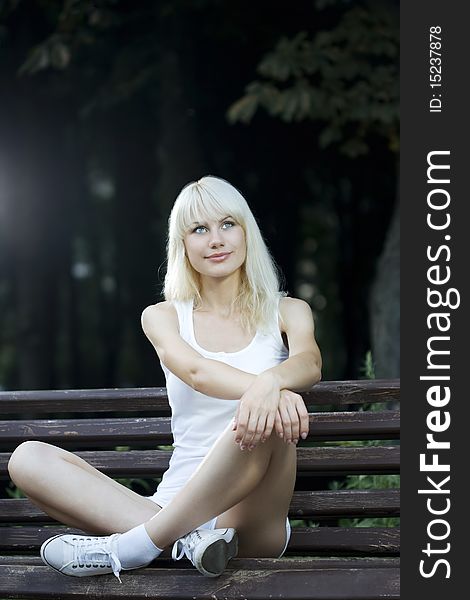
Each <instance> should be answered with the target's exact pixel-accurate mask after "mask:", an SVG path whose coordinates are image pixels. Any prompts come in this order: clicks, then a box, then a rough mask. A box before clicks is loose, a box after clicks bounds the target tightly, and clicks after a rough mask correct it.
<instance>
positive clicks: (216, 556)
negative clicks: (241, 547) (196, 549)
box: [199, 532, 238, 577]
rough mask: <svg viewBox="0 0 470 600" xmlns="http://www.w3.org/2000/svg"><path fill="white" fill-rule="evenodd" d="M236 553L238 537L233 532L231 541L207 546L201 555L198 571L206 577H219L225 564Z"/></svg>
mask: <svg viewBox="0 0 470 600" xmlns="http://www.w3.org/2000/svg"><path fill="white" fill-rule="evenodd" d="M237 553H238V536H237V533H236V532H234V535H233V536H232V539H231V540H229V541H228V542H227V541H226V540H217V541H216V542H214V543H212V544H211V545H210V546H208V547H207V548H206V549H205V550H204V552H203V555H202V558H201V563H200V565H199V567H200V568H199V571H200V572H201V573H202V574H203V575H205V576H206V577H219V576H220V575H222V573H223V572H224V571H225V568H226V566H227V563H228V561H229V560H231V559H232V558H233V557H234V556H236V555H237Z"/></svg>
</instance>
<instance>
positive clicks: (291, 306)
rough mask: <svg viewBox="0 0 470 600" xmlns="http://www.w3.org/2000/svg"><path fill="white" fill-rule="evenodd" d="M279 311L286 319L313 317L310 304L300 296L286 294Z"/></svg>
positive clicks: (280, 303)
mask: <svg viewBox="0 0 470 600" xmlns="http://www.w3.org/2000/svg"><path fill="white" fill-rule="evenodd" d="M279 312H280V313H281V317H282V318H283V320H284V321H288V320H291V319H296V318H302V317H310V318H311V317H312V309H311V308H310V305H309V304H308V303H307V302H305V300H301V299H300V298H289V297H287V296H285V297H284V298H281V300H280V302H279Z"/></svg>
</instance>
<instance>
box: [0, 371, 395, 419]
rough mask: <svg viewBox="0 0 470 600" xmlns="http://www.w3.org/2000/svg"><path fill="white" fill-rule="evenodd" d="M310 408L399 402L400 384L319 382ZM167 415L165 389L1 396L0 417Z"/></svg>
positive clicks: (308, 396) (309, 400)
mask: <svg viewBox="0 0 470 600" xmlns="http://www.w3.org/2000/svg"><path fill="white" fill-rule="evenodd" d="M302 396H303V397H304V400H305V402H306V403H307V404H308V405H310V406H326V405H338V406H341V405H349V404H363V403H370V402H394V403H396V402H399V400H400V380H399V379H391V380H381V379H375V380H360V381H321V382H320V383H317V385H315V386H314V387H313V388H312V390H311V391H309V392H304V393H303V394H302ZM136 411H149V412H152V413H153V415H154V416H156V415H160V414H161V415H168V414H169V406H168V399H167V395H166V389H165V388H163V387H151V388H114V389H111V388H110V389H85V390H36V391H2V392H0V414H4V415H6V414H14V413H17V414H21V413H26V414H51V413H62V412H76V413H84V412H85V413H86V412H136Z"/></svg>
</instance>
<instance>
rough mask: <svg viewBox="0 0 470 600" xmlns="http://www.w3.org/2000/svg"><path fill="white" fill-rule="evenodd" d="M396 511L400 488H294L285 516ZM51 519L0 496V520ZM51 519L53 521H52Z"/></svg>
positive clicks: (379, 514) (30, 505)
mask: <svg viewBox="0 0 470 600" xmlns="http://www.w3.org/2000/svg"><path fill="white" fill-rule="evenodd" d="M399 514H400V490H398V489H389V490H335V491H332V490H327V491H314V492H304V491H302V492H294V496H293V498H292V502H291V506H290V510H289V517H291V518H292V519H303V518H307V517H308V518H312V519H322V518H331V517H338V518H339V517H364V516H374V517H391V516H398V515H399ZM53 521H54V520H53V519H51V518H50V517H48V516H47V515H46V514H45V513H44V512H43V511H42V510H41V509H40V508H38V507H37V506H36V505H34V504H33V503H32V502H30V500H28V499H26V498H18V499H16V498H11V499H8V500H4V499H2V500H0V522H1V523H49V522H53ZM54 522H55V521H54Z"/></svg>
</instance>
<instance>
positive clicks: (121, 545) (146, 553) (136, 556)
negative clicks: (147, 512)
mask: <svg viewBox="0 0 470 600" xmlns="http://www.w3.org/2000/svg"><path fill="white" fill-rule="evenodd" d="M117 550H118V557H119V560H120V561H121V565H122V568H123V569H138V568H139V567H144V566H145V565H147V564H148V563H149V562H151V561H152V560H153V559H154V558H157V556H160V554H161V553H162V552H163V550H161V549H160V548H157V546H155V544H154V543H153V542H152V540H151V539H150V536H149V534H148V533H147V531H146V529H145V526H144V524H142V525H138V526H137V527H134V528H133V529H130V530H129V531H126V533H123V534H122V535H120V536H119V537H118V540H117Z"/></svg>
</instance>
